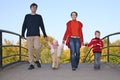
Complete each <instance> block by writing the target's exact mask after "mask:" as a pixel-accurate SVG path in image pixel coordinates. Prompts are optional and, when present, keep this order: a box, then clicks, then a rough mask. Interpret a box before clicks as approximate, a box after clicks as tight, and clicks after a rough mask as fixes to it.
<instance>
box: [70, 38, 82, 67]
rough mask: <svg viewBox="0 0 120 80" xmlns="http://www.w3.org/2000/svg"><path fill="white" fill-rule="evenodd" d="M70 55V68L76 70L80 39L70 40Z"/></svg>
mask: <svg viewBox="0 0 120 80" xmlns="http://www.w3.org/2000/svg"><path fill="white" fill-rule="evenodd" d="M70 54H71V55H70V59H71V65H72V68H73V69H74V68H77V67H78V64H79V59H80V38H71V39H70Z"/></svg>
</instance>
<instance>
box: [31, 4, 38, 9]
mask: <svg viewBox="0 0 120 80" xmlns="http://www.w3.org/2000/svg"><path fill="white" fill-rule="evenodd" d="M33 6H36V8H37V7H38V5H37V4H36V3H32V4H31V5H30V8H31V7H33Z"/></svg>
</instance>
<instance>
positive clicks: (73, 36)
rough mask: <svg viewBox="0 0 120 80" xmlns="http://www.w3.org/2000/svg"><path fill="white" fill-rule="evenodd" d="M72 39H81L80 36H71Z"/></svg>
mask: <svg viewBox="0 0 120 80" xmlns="http://www.w3.org/2000/svg"><path fill="white" fill-rule="evenodd" d="M71 38H80V37H79V36H71Z"/></svg>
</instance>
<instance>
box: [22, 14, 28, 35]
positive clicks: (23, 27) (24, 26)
mask: <svg viewBox="0 0 120 80" xmlns="http://www.w3.org/2000/svg"><path fill="white" fill-rule="evenodd" d="M26 29H27V27H26V16H25V19H24V22H23V26H22V37H25V31H26Z"/></svg>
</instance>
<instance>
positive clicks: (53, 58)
mask: <svg viewBox="0 0 120 80" xmlns="http://www.w3.org/2000/svg"><path fill="white" fill-rule="evenodd" d="M54 67H55V53H53V54H52V68H54Z"/></svg>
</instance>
